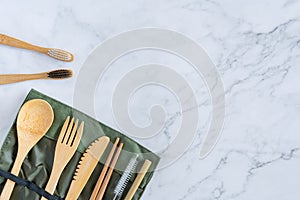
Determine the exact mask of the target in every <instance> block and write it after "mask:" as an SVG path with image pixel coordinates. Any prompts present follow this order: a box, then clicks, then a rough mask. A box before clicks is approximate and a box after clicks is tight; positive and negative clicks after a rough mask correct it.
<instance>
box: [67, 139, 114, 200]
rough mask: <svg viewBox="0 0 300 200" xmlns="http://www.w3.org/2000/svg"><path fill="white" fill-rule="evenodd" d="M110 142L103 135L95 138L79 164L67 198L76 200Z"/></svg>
mask: <svg viewBox="0 0 300 200" xmlns="http://www.w3.org/2000/svg"><path fill="white" fill-rule="evenodd" d="M108 143H109V137H107V136H102V137H100V138H98V139H97V140H95V141H94V142H93V143H92V144H91V145H90V146H89V147H88V149H87V150H86V152H85V153H84V154H83V156H82V157H81V160H80V162H79V164H78V165H77V169H76V172H75V174H74V176H73V181H72V182H71V186H70V188H69V191H68V194H67V196H66V198H65V200H76V199H78V197H79V195H80V193H81V192H82V190H83V188H84V186H85V185H86V183H87V181H88V179H89V178H90V176H91V175H92V173H93V171H94V169H95V167H96V165H97V164H98V162H99V160H100V158H101V156H102V154H103V153H104V151H105V149H106V147H107V145H108Z"/></svg>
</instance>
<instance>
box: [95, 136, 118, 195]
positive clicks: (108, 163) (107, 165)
mask: <svg viewBox="0 0 300 200" xmlns="http://www.w3.org/2000/svg"><path fill="white" fill-rule="evenodd" d="M119 141H120V138H117V139H116V140H115V143H114V145H113V147H112V149H111V151H110V153H109V155H108V158H107V160H106V162H105V165H104V167H103V169H102V171H101V174H100V176H99V179H98V181H97V183H96V185H95V188H94V191H93V193H92V195H91V197H90V200H96V197H97V194H98V192H99V189H100V187H101V185H102V183H103V180H104V178H105V175H106V172H107V170H108V168H109V165H110V162H111V160H112V158H113V155H114V153H115V150H116V148H117V145H118V143H119Z"/></svg>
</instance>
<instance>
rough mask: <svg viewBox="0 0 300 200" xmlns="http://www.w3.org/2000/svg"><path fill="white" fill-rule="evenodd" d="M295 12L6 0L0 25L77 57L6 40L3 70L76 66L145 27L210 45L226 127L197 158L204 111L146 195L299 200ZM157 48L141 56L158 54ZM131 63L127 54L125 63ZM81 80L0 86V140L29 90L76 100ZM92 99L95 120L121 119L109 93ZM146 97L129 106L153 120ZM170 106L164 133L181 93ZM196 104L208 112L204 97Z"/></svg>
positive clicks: (220, 4) (298, 16) (218, 5)
mask: <svg viewBox="0 0 300 200" xmlns="http://www.w3.org/2000/svg"><path fill="white" fill-rule="evenodd" d="M299 10H300V2H299V1H296V0H275V1H274V0H251V1H250V0H246V1H233V0H220V1H214V0H206V1H202V0H179V1H169V0H159V1H158V0H152V1H137V0H133V1H121V0H111V1H96V0H88V1H76V3H75V1H70V0H69V1H59V0H53V1H37V0H35V1H18V2H17V1H0V16H1V26H0V32H1V33H5V34H8V35H11V36H15V37H18V38H21V39H24V40H27V41H30V42H32V43H35V44H40V45H43V46H51V47H60V48H64V49H67V50H70V51H72V52H74V54H75V56H76V60H75V61H74V62H73V63H62V62H59V61H55V60H52V59H50V58H48V57H47V56H43V55H40V54H37V53H34V52H28V51H24V50H18V49H15V48H8V47H5V46H0V72H1V73H33V72H40V71H47V70H50V69H55V68H59V67H64V68H65V67H70V68H72V69H73V70H74V71H75V73H76V72H78V71H79V69H80V67H81V66H82V65H83V62H84V61H85V59H86V58H87V56H88V55H89V53H90V52H91V51H92V50H93V48H95V47H96V46H97V45H98V44H99V43H101V42H103V41H104V40H105V39H107V38H109V37H112V36H113V35H115V34H118V33H121V32H124V31H128V30H131V29H136V28H143V27H159V28H167V29H172V30H175V31H178V32H181V33H183V34H185V35H187V36H189V37H190V38H192V39H194V40H195V41H196V42H198V43H199V44H201V45H202V46H203V47H204V48H205V49H206V50H207V52H208V54H209V55H210V57H211V58H212V60H213V62H214V63H215V64H216V65H217V68H218V70H219V72H220V74H221V77H222V80H223V83H224V86H225V90H226V122H225V126H224V130H223V135H222V137H221V139H220V141H219V143H218V145H217V146H216V148H215V150H214V151H213V153H212V154H211V155H210V156H209V157H207V158H206V159H205V160H199V151H200V144H201V142H202V141H203V137H202V134H201V133H202V132H204V130H205V129H206V128H207V126H208V123H209V120H207V116H209V114H208V115H207V116H202V117H203V120H200V121H201V122H200V126H199V131H198V134H197V136H196V137H195V141H194V142H193V143H192V145H191V147H190V149H189V150H188V151H187V152H186V153H185V154H184V155H183V157H182V158H180V159H179V160H177V161H176V162H175V163H174V164H172V165H171V166H169V167H167V168H164V169H161V170H159V171H158V172H157V173H156V174H155V176H154V179H153V180H152V181H151V183H150V185H149V187H148V189H147V190H146V192H145V194H144V196H143V198H142V199H145V200H146V199H178V200H183V199H188V200H194V199H195V200H202V199H203V200H212V199H220V200H231V199H239V200H253V199H256V200H265V199H272V200H275V199H276V200H296V199H299V196H300V190H299V189H298V188H299V185H300V179H299V177H300V170H299V166H300V137H299V130H300V103H299V102H300V88H299V83H300V82H299V73H300V69H299V67H298V66H299V63H300V34H299V33H300V12H299ZM154 54H155V53H153V54H151V52H150V53H149V52H146V53H145V55H142V56H141V57H142V58H149V56H153V58H154V57H156V55H154ZM135 61H136V59H135V57H132V58H131V57H129V58H128V59H127V60H126V61H124V62H126V63H128V62H135ZM119 65H120V64H119ZM117 66H118V65H116V66H115V67H117ZM128 66H129V65H128ZM177 68H178V69H179V70H183V71H184V69H185V68H183V69H182V66H181V65H179V66H177ZM112 70H113V68H112ZM111 72H114V71H111ZM115 73H117V72H115ZM184 76H185V77H186V78H187V79H188V80H190V81H191V85H192V86H193V87H194V89H195V90H196V93H197V94H196V96H197V98H198V100H199V101H203V102H205V98H204V97H205V95H202V94H205V91H204V92H203V91H202V90H201V87H199V86H200V85H201V83H202V81H201V79H200V80H199V77H194V75H193V73H189V70H188V69H187V72H186V73H185V75H184ZM117 79H118V75H117V74H114V73H110V74H107V75H106V81H104V83H103V84H106V85H105V87H104V88H109V83H113V82H115V81H117ZM75 82H76V76H75V78H73V79H72V80H68V81H64V82H49V81H48V82H47V81H35V82H26V83H21V84H12V85H4V86H0V98H1V99H0V102H1V104H0V122H1V123H0V141H1V143H2V142H3V140H4V137H5V135H6V133H7V130H8V129H9V127H10V126H11V123H12V121H13V119H14V117H15V115H16V114H17V109H18V107H19V106H20V103H21V102H22V101H23V99H24V97H25V96H26V94H27V92H28V91H29V90H30V88H35V89H37V90H39V91H41V92H43V93H46V94H48V95H50V96H52V97H54V98H57V99H59V100H61V101H63V102H65V103H67V104H70V105H72V102H73V99H72V98H73V91H74V85H75ZM100 85H101V84H100ZM100 85H99V88H101V87H100ZM148 89H149V90H152V89H151V88H148ZM153 91H156V92H153V94H157V95H156V96H155V95H152V96H151V98H150V99H153V100H156V101H163V100H164V98H166V99H168V98H169V95H170V94H166V95H165V96H164V95H163V92H162V91H160V90H159V89H157V90H155V89H153ZM162 96H163V98H162ZM203 96H204V97H203ZM95 98H96V99H98V100H99V104H98V105H97V106H98V107H97V115H98V119H99V120H101V121H103V122H105V123H107V124H109V125H111V126H112V127H115V124H114V121H113V118H112V116H111V111H110V110H109V106H107V105H109V98H108V97H105V96H100V95H99V94H96V95H95ZM147 99H148V98H145V96H143V94H140V96H139V95H137V96H136V98H135V100H136V101H135V102H136V105H138V106H137V107H135V106H132V111H131V112H132V114H133V118H137V123H140V124H143V123H147V117H145V116H146V115H144V114H145V110H143V109H142V108H143V102H145V101H146V100H147ZM166 105H167V107H168V110H171V111H170V114H169V115H168V117H169V118H168V120H169V122H170V123H168V125H166V127H165V131H166V132H165V134H166V135H168V134H170V133H171V132H172V130H176V128H177V127H178V119H177V117H174V110H176V101H174V100H172V98H171V100H170V102H169V103H166ZM207 106H208V105H207ZM136 108H139V109H136ZM200 109H203V112H204V113H205V105H203V107H200ZM141 112H142V113H141ZM172 112H173V113H172ZM139 117H140V118H139ZM201 119H202V118H201ZM144 120H146V122H145V121H144ZM168 139H172V137H168ZM140 142H141V143H142V144H144V145H146V146H148V147H149V148H151V149H153V150H155V151H158V150H160V149H161V147H162V146H164V145H165V144H168V142H170V141H168V140H167V139H165V138H164V137H163V136H162V137H158V138H157V139H156V140H152V141H140Z"/></svg>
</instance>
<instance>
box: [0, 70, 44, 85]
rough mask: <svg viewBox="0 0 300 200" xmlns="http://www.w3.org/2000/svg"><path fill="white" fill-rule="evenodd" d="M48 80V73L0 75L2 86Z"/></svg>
mask: <svg viewBox="0 0 300 200" xmlns="http://www.w3.org/2000/svg"><path fill="white" fill-rule="evenodd" d="M44 78H47V73H40V74H3V75H0V85H4V84H9V83H16V82H22V81H27V80H36V79H44Z"/></svg>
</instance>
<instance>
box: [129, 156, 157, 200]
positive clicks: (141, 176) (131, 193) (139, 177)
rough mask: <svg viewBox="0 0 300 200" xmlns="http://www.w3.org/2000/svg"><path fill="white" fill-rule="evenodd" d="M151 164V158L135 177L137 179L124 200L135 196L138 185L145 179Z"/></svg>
mask: <svg viewBox="0 0 300 200" xmlns="http://www.w3.org/2000/svg"><path fill="white" fill-rule="evenodd" d="M151 164H152V162H151V161H150V160H146V161H145V163H144V164H143V166H142V168H141V170H140V172H139V174H138V175H137V177H136V178H135V180H134V182H133V184H132V186H131V188H130V190H129V192H128V193H127V195H126V197H125V199H124V200H131V199H132V198H133V196H134V194H135V193H136V191H137V189H138V187H139V186H140V184H141V182H142V180H143V179H144V177H145V175H146V173H147V171H148V170H149V168H150V166H151Z"/></svg>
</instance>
